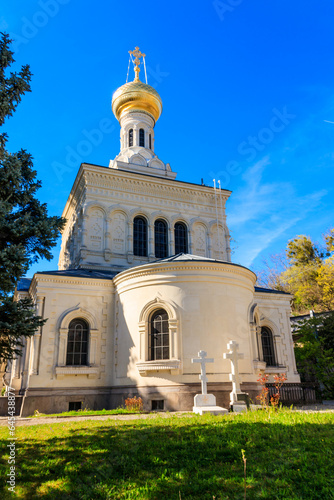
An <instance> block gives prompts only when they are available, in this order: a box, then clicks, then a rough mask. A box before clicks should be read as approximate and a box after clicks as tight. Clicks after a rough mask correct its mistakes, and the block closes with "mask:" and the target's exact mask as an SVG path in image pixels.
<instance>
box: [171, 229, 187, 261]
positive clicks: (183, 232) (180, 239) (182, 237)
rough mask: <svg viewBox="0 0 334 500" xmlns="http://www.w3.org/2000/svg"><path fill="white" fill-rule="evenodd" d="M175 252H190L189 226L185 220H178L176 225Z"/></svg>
mask: <svg viewBox="0 0 334 500" xmlns="http://www.w3.org/2000/svg"><path fill="white" fill-rule="evenodd" d="M174 240H175V253H176V254H178V253H188V235H187V228H186V225H185V224H183V222H177V223H176V224H175V226H174Z"/></svg>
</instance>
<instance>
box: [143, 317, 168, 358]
mask: <svg viewBox="0 0 334 500" xmlns="http://www.w3.org/2000/svg"><path fill="white" fill-rule="evenodd" d="M148 350H149V358H150V360H151V361H153V360H156V359H169V327H168V315H167V313H166V311H164V309H159V310H158V311H155V312H154V313H153V314H152V316H151V321H150V330H149V342H148Z"/></svg>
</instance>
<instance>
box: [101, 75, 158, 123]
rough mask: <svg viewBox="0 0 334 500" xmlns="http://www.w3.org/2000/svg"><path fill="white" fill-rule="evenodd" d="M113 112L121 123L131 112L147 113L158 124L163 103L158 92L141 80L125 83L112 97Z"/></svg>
mask: <svg viewBox="0 0 334 500" xmlns="http://www.w3.org/2000/svg"><path fill="white" fill-rule="evenodd" d="M111 105H112V111H113V113H114V115H115V116H116V118H117V120H118V121H120V119H121V118H122V116H124V115H125V114H126V113H128V112H129V111H140V112H142V113H147V114H149V115H150V116H152V118H153V119H154V121H155V122H156V121H157V120H158V119H159V117H160V115H161V112H162V101H161V97H160V95H159V94H158V92H157V91H156V90H155V89H154V88H153V87H151V85H147V83H143V82H141V81H140V80H136V79H135V80H134V81H133V82H130V83H125V84H124V85H122V86H121V87H119V88H118V89H117V90H116V91H115V92H114V94H113V96H112V104H111Z"/></svg>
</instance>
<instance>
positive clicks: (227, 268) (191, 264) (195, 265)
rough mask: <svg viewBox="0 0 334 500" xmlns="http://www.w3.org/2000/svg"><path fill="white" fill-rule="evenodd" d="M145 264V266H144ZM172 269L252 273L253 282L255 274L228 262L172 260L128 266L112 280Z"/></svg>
mask: <svg viewBox="0 0 334 500" xmlns="http://www.w3.org/2000/svg"><path fill="white" fill-rule="evenodd" d="M146 266H147V267H146ZM173 271H209V272H212V271H214V272H219V273H222V272H227V273H230V274H236V275H238V276H242V277H245V276H247V275H249V274H251V275H252V278H253V280H254V282H255V274H254V273H253V271H251V270H250V269H247V268H245V267H242V266H237V265H233V264H230V263H226V264H225V263H222V264H220V265H219V266H218V265H217V264H216V263H214V262H212V263H211V265H210V263H208V262H206V261H203V262H202V265H200V262H198V261H188V262H186V263H183V262H182V263H181V261H180V263H179V265H177V263H175V262H173V263H169V262H165V263H160V264H156V265H155V264H154V263H153V264H144V265H142V266H138V267H135V268H130V269H125V270H124V271H122V272H121V273H119V274H118V275H116V276H115V277H114V278H113V281H114V283H115V286H116V287H117V286H119V285H120V284H121V283H122V282H123V281H128V280H130V279H133V278H143V277H145V276H150V275H154V274H158V273H161V272H162V273H166V272H168V273H170V272H173Z"/></svg>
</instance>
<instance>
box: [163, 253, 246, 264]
mask: <svg viewBox="0 0 334 500" xmlns="http://www.w3.org/2000/svg"><path fill="white" fill-rule="evenodd" d="M178 261H183V262H189V261H199V262H226V263H227V264H231V262H227V261H224V260H217V259H211V258H210V257H202V256H201V255H193V254H191V253H178V254H176V255H172V256H171V257H166V258H165V259H159V260H156V261H154V262H178ZM235 265H237V264H235Z"/></svg>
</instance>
